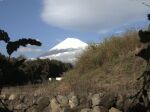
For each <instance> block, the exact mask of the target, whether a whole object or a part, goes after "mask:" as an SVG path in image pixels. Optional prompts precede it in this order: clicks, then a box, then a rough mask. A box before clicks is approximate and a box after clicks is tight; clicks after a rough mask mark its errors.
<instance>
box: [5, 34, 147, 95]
mask: <svg viewBox="0 0 150 112" xmlns="http://www.w3.org/2000/svg"><path fill="white" fill-rule="evenodd" d="M137 46H140V42H139V37H138V33H137V32H127V33H125V34H122V35H121V36H112V37H109V38H107V39H106V40H104V41H103V42H101V43H99V44H91V45H90V46H89V47H88V48H87V49H86V50H85V52H84V53H83V55H82V56H80V57H79V58H78V61H77V62H76V65H75V67H74V69H72V70H70V71H69V72H67V73H65V74H64V75H63V80H62V81H60V82H53V83H44V84H40V85H30V86H29V85H27V86H24V87H21V92H23V93H25V92H26V90H27V88H28V91H31V93H32V92H33V93H36V94H38V93H39V94H50V95H52V94H54V95H55V94H56V93H61V94H62V93H64V94H65V93H69V92H72V91H74V92H75V93H76V94H79V95H85V94H87V93H89V92H92V93H93V92H97V91H115V92H116V93H118V92H119V93H120V92H121V93H123V94H126V93H131V94H132V93H133V94H134V93H135V90H136V89H138V88H137V87H138V85H139V84H140V83H139V82H137V78H138V77H139V76H140V75H141V74H142V72H143V71H144V69H145V66H146V63H145V62H144V60H142V59H141V58H139V57H136V56H135V49H136V47H137ZM4 91H5V90H4ZM9 91H10V92H12V91H15V92H17V91H19V92H20V88H19V87H18V88H16V87H14V88H12V89H9ZM7 92H8V91H7Z"/></svg>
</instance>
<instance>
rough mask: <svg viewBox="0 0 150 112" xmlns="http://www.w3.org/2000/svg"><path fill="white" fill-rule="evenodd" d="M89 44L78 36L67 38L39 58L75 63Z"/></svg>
mask: <svg viewBox="0 0 150 112" xmlns="http://www.w3.org/2000/svg"><path fill="white" fill-rule="evenodd" d="M87 46H88V44H87V43H85V42H83V41H81V40H79V39H77V38H66V39H65V40H63V41H62V42H60V43H58V44H57V45H55V46H54V47H52V48H51V49H49V50H48V51H47V52H46V53H44V54H42V55H40V56H39V58H40V59H55V60H59V61H62V62H69V63H74V62H75V61H76V60H77V57H78V56H79V55H80V54H81V53H82V52H83V51H84V50H85V49H86V47H87Z"/></svg>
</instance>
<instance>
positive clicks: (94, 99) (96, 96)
mask: <svg viewBox="0 0 150 112" xmlns="http://www.w3.org/2000/svg"><path fill="white" fill-rule="evenodd" d="M100 101H101V98H100V95H99V94H94V95H93V96H92V106H93V107H94V106H99V104H100Z"/></svg>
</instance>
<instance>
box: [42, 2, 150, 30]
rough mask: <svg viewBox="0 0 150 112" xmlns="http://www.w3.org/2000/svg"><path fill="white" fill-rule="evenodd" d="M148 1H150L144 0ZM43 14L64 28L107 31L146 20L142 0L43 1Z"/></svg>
mask: <svg viewBox="0 0 150 112" xmlns="http://www.w3.org/2000/svg"><path fill="white" fill-rule="evenodd" d="M144 1H148V2H149V0H144ZM43 2H44V3H43V11H42V14H41V17H42V19H43V21H44V22H46V23H47V24H49V25H52V26H55V27H59V28H62V29H71V30H72V29H73V30H81V31H94V32H105V31H107V30H110V29H113V28H117V27H120V26H122V25H125V24H130V23H132V22H137V21H141V20H143V19H146V14H148V13H149V11H150V8H149V7H147V6H145V5H143V4H142V0H43Z"/></svg>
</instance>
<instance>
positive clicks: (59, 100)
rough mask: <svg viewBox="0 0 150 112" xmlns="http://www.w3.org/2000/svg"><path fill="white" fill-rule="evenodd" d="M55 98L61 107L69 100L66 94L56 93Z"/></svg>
mask: <svg viewBox="0 0 150 112" xmlns="http://www.w3.org/2000/svg"><path fill="white" fill-rule="evenodd" d="M57 100H58V102H59V104H60V105H61V106H63V107H67V106H68V103H69V100H68V98H67V97H66V96H62V95H58V96H57Z"/></svg>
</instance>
